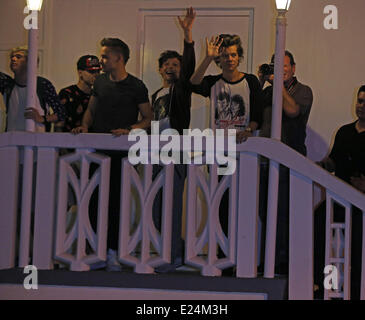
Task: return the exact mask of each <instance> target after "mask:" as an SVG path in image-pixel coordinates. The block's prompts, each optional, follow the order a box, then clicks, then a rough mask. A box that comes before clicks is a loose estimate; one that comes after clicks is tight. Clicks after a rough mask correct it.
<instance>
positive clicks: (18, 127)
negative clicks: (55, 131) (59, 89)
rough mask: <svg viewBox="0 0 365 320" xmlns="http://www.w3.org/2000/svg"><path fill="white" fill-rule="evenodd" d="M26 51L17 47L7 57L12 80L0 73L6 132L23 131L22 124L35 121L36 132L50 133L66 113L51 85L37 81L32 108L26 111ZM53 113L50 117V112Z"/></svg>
mask: <svg viewBox="0 0 365 320" xmlns="http://www.w3.org/2000/svg"><path fill="white" fill-rule="evenodd" d="M27 62H28V48H27V47H17V48H14V49H12V50H11V53H10V69H11V71H12V72H13V73H14V78H12V77H10V76H9V75H7V74H5V73H2V72H0V93H1V94H2V95H3V96H4V102H5V108H6V131H25V120H26V119H32V120H34V121H35V124H36V126H35V131H36V132H45V131H49V129H50V123H51V122H58V121H63V120H64V118H65V112H64V108H63V106H62V105H61V104H60V101H59V98H58V95H57V93H56V90H55V88H54V86H53V85H52V83H51V82H50V81H49V80H47V79H45V78H42V77H37V99H36V104H35V106H32V107H30V108H29V107H27V105H26V103H27V101H26V97H27ZM51 108H52V110H53V113H54V114H51V112H50V109H51Z"/></svg>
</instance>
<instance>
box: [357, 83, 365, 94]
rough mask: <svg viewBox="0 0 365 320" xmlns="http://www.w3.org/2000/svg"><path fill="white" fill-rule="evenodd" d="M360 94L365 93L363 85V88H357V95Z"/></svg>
mask: <svg viewBox="0 0 365 320" xmlns="http://www.w3.org/2000/svg"><path fill="white" fill-rule="evenodd" d="M360 92H365V85H363V86H361V87H360V88H359V91H358V92H357V95H359V94H360Z"/></svg>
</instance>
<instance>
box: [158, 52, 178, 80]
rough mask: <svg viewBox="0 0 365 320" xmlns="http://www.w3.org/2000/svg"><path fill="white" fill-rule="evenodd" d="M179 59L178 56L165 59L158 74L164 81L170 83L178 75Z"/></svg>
mask: <svg viewBox="0 0 365 320" xmlns="http://www.w3.org/2000/svg"><path fill="white" fill-rule="evenodd" d="M180 69H181V65H180V60H179V59H178V58H170V59H167V60H166V61H165V62H164V63H163V64H162V66H161V68H160V75H161V76H162V79H163V80H164V82H165V83H167V84H171V83H173V82H174V81H175V80H177V79H179V77H180Z"/></svg>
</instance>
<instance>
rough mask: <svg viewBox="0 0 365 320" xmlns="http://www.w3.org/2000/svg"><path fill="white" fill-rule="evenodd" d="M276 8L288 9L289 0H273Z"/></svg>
mask: <svg viewBox="0 0 365 320" xmlns="http://www.w3.org/2000/svg"><path fill="white" fill-rule="evenodd" d="M275 1H276V9H277V10H289V7H290V2H291V0H275Z"/></svg>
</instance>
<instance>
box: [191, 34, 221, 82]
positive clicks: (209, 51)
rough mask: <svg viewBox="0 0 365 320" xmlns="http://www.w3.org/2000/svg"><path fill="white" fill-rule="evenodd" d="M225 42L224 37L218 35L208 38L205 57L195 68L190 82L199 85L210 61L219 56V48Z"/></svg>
mask: <svg viewBox="0 0 365 320" xmlns="http://www.w3.org/2000/svg"><path fill="white" fill-rule="evenodd" d="M222 42H223V39H220V38H219V37H218V36H217V37H215V38H214V37H212V38H211V39H210V41H209V40H208V38H206V52H205V57H204V59H203V61H202V62H201V64H200V65H199V66H198V68H197V69H196V70H195V72H194V74H193V75H192V76H191V78H190V82H191V83H192V84H193V85H199V84H200V83H201V82H202V81H203V78H204V74H205V72H206V71H207V69H208V67H209V65H210V63H211V62H212V61H213V60H214V58H217V57H219V48H220V46H221V44H222Z"/></svg>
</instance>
